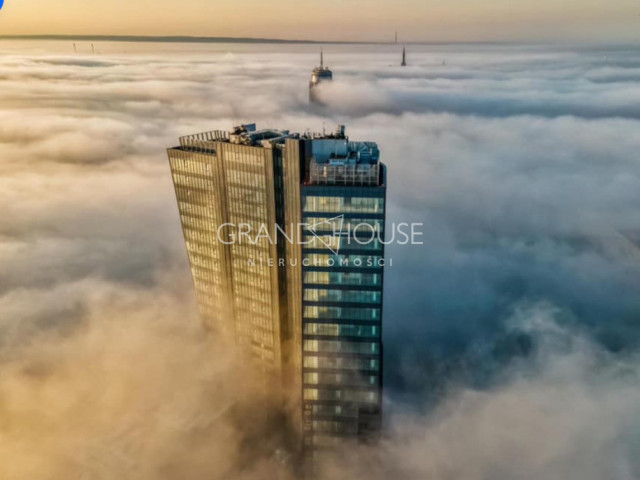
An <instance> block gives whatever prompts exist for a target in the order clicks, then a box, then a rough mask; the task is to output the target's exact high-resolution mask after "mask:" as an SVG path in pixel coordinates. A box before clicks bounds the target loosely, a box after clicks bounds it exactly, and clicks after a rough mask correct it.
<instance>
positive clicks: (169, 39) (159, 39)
mask: <svg viewBox="0 0 640 480" xmlns="http://www.w3.org/2000/svg"><path fill="white" fill-rule="evenodd" d="M0 40H67V41H68V40H76V41H93V42H153V43H296V44H300V43H307V44H318V43H324V44H332V43H353V44H357V43H379V42H337V41H328V42H319V41H317V40H286V39H281V38H243V37H239V38H235V37H191V36H186V35H177V36H144V35H0Z"/></svg>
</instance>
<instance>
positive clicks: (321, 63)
mask: <svg viewBox="0 0 640 480" xmlns="http://www.w3.org/2000/svg"><path fill="white" fill-rule="evenodd" d="M320 68H324V55H323V52H322V48H321V49H320Z"/></svg>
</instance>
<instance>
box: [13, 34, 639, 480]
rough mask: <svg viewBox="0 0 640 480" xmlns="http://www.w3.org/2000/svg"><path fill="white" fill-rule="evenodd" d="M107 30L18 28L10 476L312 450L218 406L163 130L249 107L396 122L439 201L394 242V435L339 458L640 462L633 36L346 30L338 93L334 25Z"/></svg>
mask: <svg viewBox="0 0 640 480" xmlns="http://www.w3.org/2000/svg"><path fill="white" fill-rule="evenodd" d="M95 49H96V54H91V48H90V46H89V45H88V44H86V43H85V44H78V45H77V50H78V53H74V51H73V46H72V45H71V43H70V42H64V43H63V42H49V43H44V42H43V43H38V42H25V43H15V42H2V43H0V53H1V54H2V55H1V56H0V205H2V215H1V216H0V456H1V457H2V458H3V461H2V463H1V464H0V477H1V478H3V479H4V478H7V479H10V480H31V479H34V478H38V479H49V478H51V479H54V480H58V479H63V478H64V479H67V478H83V479H85V478H86V479H94V478H95V479H112V478H131V479H143V480H144V479H147V478H149V479H151V478H153V479H163V478H166V479H178V478H180V479H182V478H193V479H205V478H207V479H210V478H231V477H232V476H236V477H239V478H242V477H246V478H279V477H281V478H289V477H290V476H291V475H293V474H292V473H291V472H289V471H288V470H287V468H286V467H283V466H282V465H281V464H279V463H278V462H277V461H273V460H269V458H268V457H269V455H268V454H267V453H265V452H269V448H268V447H267V448H262V449H259V452H258V453H257V454H256V455H253V456H252V457H251V459H247V458H246V457H243V456H239V455H238V452H239V451H242V448H240V447H241V446H242V445H245V446H246V443H247V438H246V436H247V435H246V432H245V431H244V430H243V429H240V428H238V427H237V425H235V424H230V423H229V422H226V421H224V422H222V421H220V420H219V419H218V420H217V417H216V416H217V415H218V414H219V412H221V411H224V409H225V405H226V403H225V402H226V401H227V400H228V398H230V397H233V396H234V394H235V393H236V391H235V390H234V388H236V389H239V388H242V387H239V386H236V387H233V388H232V387H230V386H229V385H232V384H235V383H237V382H234V381H231V380H230V378H231V379H233V380H236V379H237V375H233V374H232V373H231V374H230V372H229V371H228V368H227V367H228V365H229V364H228V363H227V362H225V361H222V360H221V359H223V358H225V355H223V354H221V352H220V351H218V352H216V349H219V348H221V347H216V346H212V345H210V344H209V342H208V341H207V340H204V339H203V338H202V335H201V331H200V330H199V326H198V322H197V318H196V313H195V306H194V302H195V300H194V297H193V293H192V284H191V280H190V272H189V268H188V262H187V258H186V252H185V248H184V243H183V240H182V235H181V230H180V223H179V218H178V212H177V207H176V203H175V197H174V193H173V187H172V184H171V178H170V174H169V168H168V162H167V159H166V153H165V149H166V148H167V147H170V146H172V145H174V144H175V143H177V137H178V136H180V135H185V134H189V133H195V132H199V131H203V130H211V129H229V128H230V127H231V126H232V125H234V124H239V123H246V122H256V123H257V124H258V127H259V128H260V127H275V128H287V129H291V130H294V131H304V130H306V129H307V128H309V129H311V130H315V131H321V130H322V129H323V128H326V129H327V130H329V129H333V128H334V127H335V125H336V124H338V123H344V124H346V125H347V133H348V134H349V135H350V136H351V138H352V139H363V140H364V139H366V140H374V141H377V142H378V143H379V146H380V148H381V151H382V158H383V161H384V162H385V163H386V164H387V166H388V169H389V174H388V184H389V191H388V216H387V221H388V222H396V223H398V222H421V223H423V224H424V237H423V238H424V245H414V246H401V245H391V246H390V247H388V250H387V256H388V257H390V258H392V259H393V266H392V267H390V268H388V269H387V271H386V277H385V298H384V302H385V303H384V306H385V311H384V322H385V323H384V330H385V331H384V336H385V362H386V363H385V388H386V390H387V400H386V409H385V421H386V424H387V427H386V435H385V440H384V441H383V442H382V444H381V446H380V447H378V448H376V449H374V450H373V451H370V450H369V451H367V450H365V451H363V452H360V454H359V455H358V458H360V459H362V458H364V459H366V460H367V461H366V462H361V461H359V462H354V463H353V464H351V463H349V462H346V463H345V462H340V463H339V464H338V465H334V466H328V471H327V472H326V474H327V478H358V477H363V478H364V477H368V478H390V477H395V478H408V479H413V478H429V479H434V480H448V479H470V480H476V479H477V480H480V479H510V480H511V479H545V480H546V479H558V480H560V479H562V480H567V479H580V480H591V479H593V480H601V479H602V478H608V479H635V478H638V477H639V476H640V464H639V463H638V460H637V458H638V457H639V454H640V436H639V435H638V431H640V428H639V427H640V425H639V423H638V422H639V421H638V419H639V418H640V369H639V366H640V365H639V363H638V357H637V348H638V346H639V341H640V335H639V334H638V332H640V330H639V329H638V321H640V294H639V292H640V188H639V187H640V161H639V159H638V152H640V135H638V132H639V131H640V130H639V128H640V56H638V53H637V48H632V47H623V46H620V47H607V48H604V47H598V48H595V47H594V48H587V47H575V48H568V47H563V48H560V47H540V46H538V47H532V46H489V45H485V46H464V45H457V46H446V45H441V46H411V47H409V49H408V60H409V66H408V67H406V68H400V67H399V66H397V65H398V63H399V59H400V52H399V49H398V48H396V47H395V46H388V45H385V46H383V45H378V46H371V45H370V46H339V45H336V46H329V47H326V48H325V59H326V61H327V63H329V65H330V66H331V67H332V68H333V71H334V77H335V81H334V83H333V84H332V85H331V86H329V87H328V88H327V89H326V90H325V91H324V92H323V93H324V94H325V95H326V98H327V99H328V102H329V105H328V106H327V108H311V107H310V106H309V105H308V102H307V82H308V77H309V73H310V68H311V67H312V66H313V65H314V64H315V63H317V49H316V47H315V46H308V45H301V46H292V45H271V46H270V45H249V46H248V45H230V44H228V45H225V44H216V45H174V44H155V45H148V44H126V43H105V44H99V45H96V48H95ZM230 375H231V377H230ZM222 386H226V388H223V387H222ZM221 392H226V393H224V394H222V393H221ZM243 428H245V427H243ZM363 463H364V464H365V465H368V466H375V467H371V468H368V469H364V470H363V469H362V464H363Z"/></svg>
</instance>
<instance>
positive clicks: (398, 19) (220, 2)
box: [0, 0, 640, 41]
mask: <svg viewBox="0 0 640 480" xmlns="http://www.w3.org/2000/svg"><path fill="white" fill-rule="evenodd" d="M396 29H397V30H399V31H400V32H401V40H404V41H466V40H487V41H492V40H498V41H500V40H505V41H509V40H536V41H545V40H551V41H554V40H561V41H562V40H564V41H638V40H640V3H638V1H637V0H537V1H535V2H531V1H524V0H484V1H479V0H448V1H447V2H442V1H441V0H323V1H320V0H273V1H268V0H240V1H238V0H176V1H170V0H57V1H54V0H5V6H4V7H3V9H2V10H0V34H2V35H12V34H104V35H109V34H112V35H116V34H129V35H196V36H199V35H202V36H234V37H270V38H289V39H318V40H360V41H387V40H389V39H390V38H392V37H393V32H394V30H396Z"/></svg>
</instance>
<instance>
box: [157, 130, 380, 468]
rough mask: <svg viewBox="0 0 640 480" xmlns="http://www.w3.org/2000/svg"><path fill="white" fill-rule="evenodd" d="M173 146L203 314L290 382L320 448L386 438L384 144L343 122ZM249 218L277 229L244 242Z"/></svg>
mask: <svg viewBox="0 0 640 480" xmlns="http://www.w3.org/2000/svg"><path fill="white" fill-rule="evenodd" d="M168 153H169V163H170V166H171V172H172V177H173V182H174V187H175V192H176V198H177V200H178V209H179V212H180V219H181V222H182V229H183V233H184V239H185V243H186V247H187V253H188V257H189V262H190V266H191V271H192V275H193V280H194V285H195V289H196V294H197V299H198V306H199V309H200V313H201V316H202V318H203V320H204V322H205V323H206V324H207V325H208V326H209V327H210V328H211V329H212V330H215V331H218V332H222V333H223V334H225V335H227V336H229V337H230V338H231V339H233V341H234V343H236V344H237V345H240V346H241V347H242V348H243V349H245V350H247V351H249V352H251V354H252V355H251V357H252V358H253V359H254V360H255V362H256V364H257V365H258V366H259V368H260V370H261V371H263V372H264V373H265V375H263V377H262V378H264V379H265V385H266V386H267V387H268V388H269V389H270V390H271V391H276V390H277V386H276V388H275V389H274V388H271V387H273V386H274V383H273V382H274V381H276V379H278V380H279V381H280V382H281V383H280V386H282V387H283V388H282V392H284V395H283V400H284V401H285V402H286V403H287V404H288V405H287V408H286V411H288V412H294V414H293V415H292V417H293V418H291V426H292V427H293V430H294V431H295V432H296V433H297V440H298V442H297V444H298V445H299V446H301V447H302V448H303V450H304V452H305V453H307V454H309V457H310V458H316V457H317V454H318V453H320V450H322V449H325V448H329V447H334V446H336V445H341V444H343V443H344V442H345V441H347V442H348V441H368V440H370V439H372V438H375V437H376V436H377V433H378V432H379V430H380V425H381V415H382V383H383V382H382V360H383V350H382V311H383V295H382V293H383V286H384V281H383V280H384V258H385V257H384V244H383V241H384V235H385V206H386V185H385V181H384V178H385V167H384V165H383V164H381V163H378V157H379V151H378V149H377V145H375V143H373V142H350V141H349V140H348V138H346V137H345V136H344V130H343V129H341V130H338V131H337V133H334V134H329V135H326V136H318V135H305V136H301V135H297V134H291V135H290V134H289V133H288V132H285V131H270V130H262V131H256V130H255V126H251V125H248V126H247V125H246V126H242V127H239V128H238V129H236V130H234V132H232V133H230V134H227V133H225V132H206V133H203V134H197V135H192V136H189V137H183V138H181V139H180V146H179V147H175V148H171V149H169V150H168ZM314 168H315V170H314ZM314 171H315V172H316V175H314V174H313V172H314ZM320 171H321V172H322V175H318V174H317V173H318V172H320ZM238 225H245V226H246V227H245V228H249V229H250V230H251V231H253V232H258V231H261V229H262V227H263V226H264V225H267V226H268V229H269V234H270V237H267V236H258V237H255V236H254V240H255V241H251V242H248V241H244V242H241V241H237V237H234V235H237V233H238V232H237V231H234V229H233V228H234V226H238ZM276 226H277V227H279V228H278V229H277V228H276ZM234 238H235V240H234ZM274 238H277V241H276V242H275V243H274V242H273V241H272V239H274ZM285 239H286V241H285ZM230 240H231V241H230ZM261 259H262V260H267V261H265V262H261V261H260V260H261ZM269 260H271V261H273V260H275V262H269ZM279 260H285V261H282V262H280V261H279Z"/></svg>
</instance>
